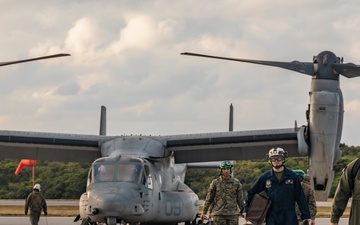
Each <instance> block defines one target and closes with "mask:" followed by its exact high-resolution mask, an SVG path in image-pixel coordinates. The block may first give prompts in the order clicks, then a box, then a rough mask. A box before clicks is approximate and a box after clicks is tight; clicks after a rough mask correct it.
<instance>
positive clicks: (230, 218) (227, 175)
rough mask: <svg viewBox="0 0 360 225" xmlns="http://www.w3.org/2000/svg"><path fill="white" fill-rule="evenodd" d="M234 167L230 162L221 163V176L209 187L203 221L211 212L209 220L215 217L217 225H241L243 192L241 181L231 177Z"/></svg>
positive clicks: (202, 216)
mask: <svg viewBox="0 0 360 225" xmlns="http://www.w3.org/2000/svg"><path fill="white" fill-rule="evenodd" d="M233 167H234V166H233V165H232V164H231V162H229V161H223V162H221V163H220V166H219V169H220V175H219V177H217V178H215V179H214V180H213V181H212V182H211V184H210V186H209V189H208V194H207V196H206V199H205V203H204V208H203V212H202V215H201V216H200V219H201V220H203V219H204V218H205V215H206V214H207V212H208V211H209V212H211V213H209V218H212V217H213V221H214V224H215V225H238V224H239V214H240V209H241V208H242V207H243V204H244V202H243V190H242V185H241V183H240V181H239V180H238V179H236V178H234V177H232V175H231V173H232V168H233ZM210 208H211V210H209V209H210Z"/></svg>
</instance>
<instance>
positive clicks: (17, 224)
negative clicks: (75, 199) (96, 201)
mask: <svg viewBox="0 0 360 225" xmlns="http://www.w3.org/2000/svg"><path fill="white" fill-rule="evenodd" d="M0 221H1V222H0V224H6V225H24V224H30V220H29V218H28V217H25V216H19V217H4V216H3V217H0ZM73 221H74V218H73V217H45V216H42V217H41V218H40V221H39V225H72V224H73V225H80V224H81V221H78V222H73ZM315 222H316V225H329V224H330V219H329V218H318V219H316V220H315ZM242 224H244V220H243V219H240V223H239V225H242ZM347 224H348V218H341V219H340V223H339V225H347Z"/></svg>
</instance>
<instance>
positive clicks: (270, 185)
mask: <svg viewBox="0 0 360 225" xmlns="http://www.w3.org/2000/svg"><path fill="white" fill-rule="evenodd" d="M286 157H287V152H285V151H284V149H282V148H279V147H275V148H272V149H270V151H269V153H268V154H267V159H268V162H269V164H271V166H272V168H271V170H270V171H268V172H265V173H263V174H262V175H260V177H259V178H258V179H257V180H256V181H255V183H254V184H253V185H252V187H251V188H250V189H249V190H248V192H247V196H246V198H245V206H244V209H243V211H242V213H243V216H244V218H245V219H246V214H247V211H248V209H249V205H250V202H251V200H252V198H253V196H254V194H256V193H257V194H259V193H260V192H263V191H265V193H266V195H267V197H269V198H270V200H271V205H270V208H269V210H268V212H267V215H266V219H265V221H266V224H267V225H298V220H297V217H296V212H295V203H297V204H298V205H299V207H300V211H301V219H302V220H307V221H308V223H310V222H311V219H310V210H309V206H308V203H307V201H306V198H305V194H304V191H303V189H302V187H301V184H300V181H299V179H298V178H297V175H296V174H295V173H294V172H293V171H291V170H289V169H287V168H286V167H285V166H284V163H285V158H286Z"/></svg>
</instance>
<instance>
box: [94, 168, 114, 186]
mask: <svg viewBox="0 0 360 225" xmlns="http://www.w3.org/2000/svg"><path fill="white" fill-rule="evenodd" d="M93 172H94V179H93V180H94V181H95V182H107V181H113V180H114V172H115V165H112V164H95V165H94V168H93Z"/></svg>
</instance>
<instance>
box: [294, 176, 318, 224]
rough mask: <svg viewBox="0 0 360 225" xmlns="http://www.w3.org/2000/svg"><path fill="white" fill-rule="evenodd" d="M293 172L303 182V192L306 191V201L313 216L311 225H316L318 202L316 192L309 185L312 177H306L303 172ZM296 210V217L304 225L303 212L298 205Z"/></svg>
mask: <svg viewBox="0 0 360 225" xmlns="http://www.w3.org/2000/svg"><path fill="white" fill-rule="evenodd" d="M293 172H295V173H296V175H298V178H299V180H300V182H301V186H302V188H303V191H304V194H305V197H306V201H307V202H308V204H309V209H310V215H311V225H315V216H316V213H317V206H316V200H315V192H314V190H313V189H312V188H311V186H310V185H309V182H310V180H309V179H310V177H309V176H306V174H305V172H304V171H302V170H293ZM295 210H296V216H297V218H298V221H299V225H303V224H304V222H303V221H302V220H301V212H300V209H299V206H298V204H297V203H296V205H295Z"/></svg>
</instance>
